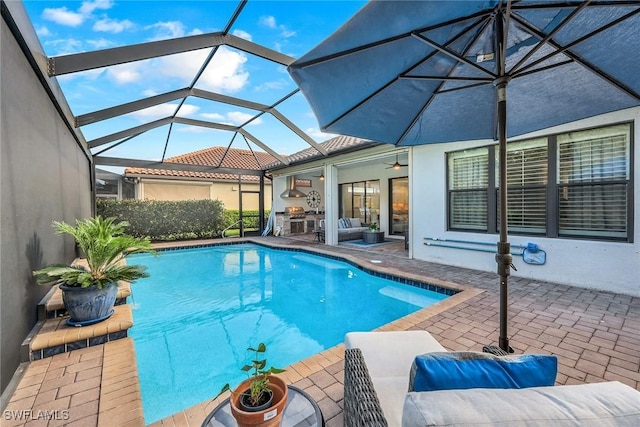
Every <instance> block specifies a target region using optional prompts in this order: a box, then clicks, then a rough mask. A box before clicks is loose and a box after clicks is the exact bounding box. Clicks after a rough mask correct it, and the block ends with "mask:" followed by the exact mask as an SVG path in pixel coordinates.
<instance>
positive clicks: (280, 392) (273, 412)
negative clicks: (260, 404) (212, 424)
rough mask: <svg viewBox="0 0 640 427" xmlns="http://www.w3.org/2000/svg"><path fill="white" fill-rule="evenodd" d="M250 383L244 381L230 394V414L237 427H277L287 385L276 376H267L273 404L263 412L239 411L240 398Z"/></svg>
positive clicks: (284, 401) (285, 402)
mask: <svg viewBox="0 0 640 427" xmlns="http://www.w3.org/2000/svg"><path fill="white" fill-rule="evenodd" d="M250 383H251V379H248V380H245V381H243V382H242V383H240V385H239V386H238V387H236V389H235V390H234V391H233V392H232V393H231V413H232V414H233V417H234V418H235V419H236V422H237V423H238V427H250V426H251V427H255V426H259V427H278V426H279V425H280V422H281V421H282V414H283V412H284V407H285V406H286V405H287V395H288V389H287V384H286V383H285V382H284V381H283V380H282V379H280V378H279V377H278V376H276V375H270V376H269V388H270V389H271V391H272V392H273V402H272V404H271V406H270V407H269V408H267V409H265V410H262V411H258V412H246V411H243V410H242V409H240V403H239V400H240V397H241V396H242V393H244V392H245V391H246V390H247V389H248V388H249V384H250Z"/></svg>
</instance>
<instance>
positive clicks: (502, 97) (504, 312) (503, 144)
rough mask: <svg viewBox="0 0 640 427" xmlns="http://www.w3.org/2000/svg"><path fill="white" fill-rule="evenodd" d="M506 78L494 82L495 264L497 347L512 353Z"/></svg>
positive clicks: (511, 259)
mask: <svg viewBox="0 0 640 427" xmlns="http://www.w3.org/2000/svg"><path fill="white" fill-rule="evenodd" d="M507 82H508V79H507V78H504V77H503V78H500V79H498V80H497V81H496V83H495V87H496V93H497V98H498V138H499V152H498V161H499V165H500V177H499V180H500V182H499V187H500V241H499V242H498V247H497V254H496V262H497V263H498V275H499V276H500V337H499V339H498V345H499V346H500V348H501V349H502V350H504V351H506V352H507V353H512V352H513V349H512V348H511V347H510V346H509V338H508V336H507V320H508V308H507V305H508V304H507V302H508V282H509V273H510V268H511V266H512V265H513V263H512V261H513V258H512V257H511V245H510V244H509V242H508V241H507V239H508V237H507V235H508V233H507V167H506V166H507Z"/></svg>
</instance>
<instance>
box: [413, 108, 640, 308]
mask: <svg viewBox="0 0 640 427" xmlns="http://www.w3.org/2000/svg"><path fill="white" fill-rule="evenodd" d="M639 119H640V108H634V109H628V110H623V111H618V112H614V113H610V114H605V115H602V116H598V117H595V118H590V119H586V120H580V121H578V122H574V123H571V124H567V125H563V126H557V127H554V128H551V129H546V130H544V131H541V132H536V133H532V134H530V135H526V136H523V137H522V138H517V139H518V140H520V139H527V138H530V137H535V136H543V135H548V134H553V133H560V132H566V131H570V130H578V129H585V128H590V127H595V126H604V125H608V124H612V123H618V122H624V121H631V120H633V121H635V125H634V131H635V134H634V136H633V140H634V146H635V147H634V149H635V150H634V165H635V171H636V172H637V170H638V165H640V154H639V153H640V150H638V144H639V143H640V120H639ZM491 143H493V141H488V140H483V141H473V142H464V143H461V142H456V143H448V144H433V145H422V146H416V147H414V149H413V167H412V168H411V176H410V185H411V191H410V197H411V202H410V211H411V219H410V222H411V225H412V226H411V230H412V231H411V239H410V241H411V242H412V254H413V257H414V258H416V259H420V260H425V261H431V262H437V263H441V264H447V265H454V266H460V267H467V268H473V269H478V270H485V271H496V262H495V259H494V254H493V253H488V252H479V251H472V250H464V249H452V248H443V247H436V246H427V245H425V244H424V242H425V238H426V237H429V238H439V239H449V240H452V239H456V240H468V241H480V242H490V243H495V242H497V240H498V235H496V234H486V233H468V232H464V233H463V232H453V231H447V202H446V200H447V188H446V176H447V171H446V167H447V165H446V153H447V152H452V151H457V150H461V149H465V148H471V147H476V146H486V145H488V144H491ZM635 179H636V183H635V186H634V188H635V194H634V196H633V197H634V206H635V209H634V217H633V224H634V235H633V243H623V242H604V241H594V240H585V239H568V238H544V237H538V236H518V235H511V236H510V237H509V241H510V242H511V244H512V245H513V244H519V245H526V244H527V243H528V242H533V243H537V244H538V245H539V246H540V248H541V249H543V250H544V251H546V253H547V260H546V264H544V265H530V264H526V263H525V262H523V261H522V258H521V257H519V256H514V261H513V263H514V265H515V266H516V268H517V269H518V270H517V271H512V272H511V275H512V276H514V277H528V278H534V279H539V280H547V281H552V282H557V283H564V284H568V285H575V286H580V287H587V288H595V289H602V290H609V291H612V292H618V293H624V294H630V295H640V209H639V207H640V186H638V185H637V179H638V174H637V173H636V174H635ZM489 247H491V246H489ZM497 280H498V276H497V275H496V285H497Z"/></svg>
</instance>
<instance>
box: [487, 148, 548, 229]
mask: <svg viewBox="0 0 640 427" xmlns="http://www.w3.org/2000/svg"><path fill="white" fill-rule="evenodd" d="M547 145H548V142H547V138H537V139H534V140H529V141H524V142H512V143H509V144H507V189H508V191H507V194H508V200H507V207H508V211H507V213H508V218H507V220H508V223H509V231H510V232H522V233H529V234H542V235H544V234H546V232H547V218H546V215H547V196H546V193H547V173H548V166H547V165H548V154H547V152H548V149H547ZM495 151H496V162H495V164H496V170H495V176H496V177H497V176H499V172H500V171H499V167H500V166H499V163H500V162H499V161H498V154H499V153H498V150H497V148H496V150H495ZM496 187H498V188H499V182H498V180H496ZM496 193H499V192H496ZM498 206H500V197H499V194H496V212H497V224H496V227H497V229H498V230H499V227H498V224H500V209H499V208H498Z"/></svg>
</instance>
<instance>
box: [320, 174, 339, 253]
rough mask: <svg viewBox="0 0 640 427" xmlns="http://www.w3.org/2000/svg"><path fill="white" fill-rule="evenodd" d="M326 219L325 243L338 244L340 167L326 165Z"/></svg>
mask: <svg viewBox="0 0 640 427" xmlns="http://www.w3.org/2000/svg"><path fill="white" fill-rule="evenodd" d="M323 173H324V219H325V221H324V222H325V233H324V240H325V244H327V245H332V246H335V245H337V244H338V202H339V200H338V168H337V167H335V166H333V165H325V166H324V172H323Z"/></svg>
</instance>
